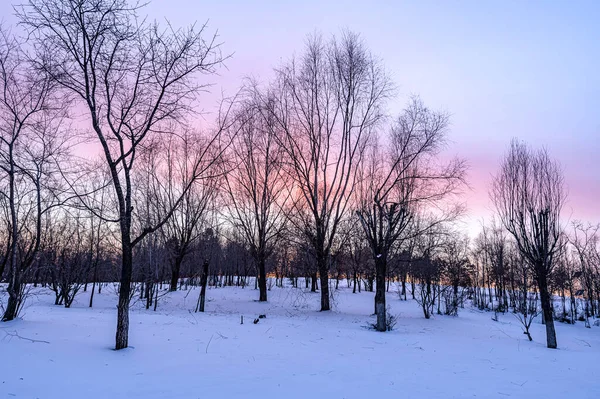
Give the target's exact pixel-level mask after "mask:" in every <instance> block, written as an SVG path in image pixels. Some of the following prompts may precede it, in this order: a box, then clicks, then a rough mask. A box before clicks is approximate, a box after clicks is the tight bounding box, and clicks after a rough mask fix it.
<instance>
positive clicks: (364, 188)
mask: <svg viewBox="0 0 600 399" xmlns="http://www.w3.org/2000/svg"><path fill="white" fill-rule="evenodd" d="M447 127H448V116H447V115H445V114H443V113H438V112H434V111H431V110H430V109H428V108H426V107H425V106H424V105H423V103H422V102H421V101H420V100H419V99H418V98H413V99H411V101H410V103H409V104H408V106H407V107H406V109H405V110H404V111H403V112H402V114H401V115H400V117H399V118H398V120H397V121H396V123H395V124H394V125H393V126H392V128H391V130H390V137H389V143H390V146H389V149H388V150H387V151H384V150H381V149H380V147H379V146H377V145H375V146H374V147H373V149H372V151H371V152H370V156H369V157H368V160H367V162H366V163H365V165H364V166H363V167H362V168H361V170H360V184H359V188H358V190H357V196H358V209H357V214H358V216H359V219H360V221H361V225H362V227H363V231H364V234H365V238H366V240H367V242H368V243H369V246H370V248H371V252H372V256H373V259H374V261H375V269H376V293H375V313H376V314H377V324H376V329H377V330H378V331H386V329H387V326H386V304H385V279H386V277H387V272H388V260H389V257H390V251H391V249H392V247H393V246H394V245H396V244H397V243H398V241H399V240H402V238H406V235H403V234H404V233H405V231H406V230H407V227H408V226H409V225H410V224H411V222H412V221H413V219H414V217H415V215H417V214H418V213H428V214H429V217H428V218H427V220H428V223H427V225H426V226H423V227H424V228H425V229H427V228H429V227H430V226H431V224H437V223H440V222H441V221H447V220H449V219H451V218H455V217H456V216H458V215H459V214H460V212H461V207H460V206H457V205H455V204H453V203H452V202H451V201H448V200H449V198H450V197H451V196H452V195H453V194H456V193H457V192H458V190H459V189H460V188H461V186H462V185H463V184H464V179H465V173H466V164H465V162H464V161H462V160H460V159H453V160H451V161H449V162H447V163H441V162H439V161H438V158H439V155H440V152H441V151H442V150H443V149H444V145H445V142H446V134H447ZM442 201H446V202H447V203H448V205H446V206H445V205H444V204H443V203H442ZM420 233H422V232H417V234H420Z"/></svg>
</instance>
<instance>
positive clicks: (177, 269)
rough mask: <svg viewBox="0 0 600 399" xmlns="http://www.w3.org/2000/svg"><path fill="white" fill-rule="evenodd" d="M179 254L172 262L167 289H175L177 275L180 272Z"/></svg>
mask: <svg viewBox="0 0 600 399" xmlns="http://www.w3.org/2000/svg"><path fill="white" fill-rule="evenodd" d="M181 261H182V258H181V256H179V255H177V256H176V257H175V261H174V262H173V269H172V270H171V286H170V288H169V291H177V283H178V282H179V275H180V273H181Z"/></svg>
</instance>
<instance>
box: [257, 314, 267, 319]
mask: <svg viewBox="0 0 600 399" xmlns="http://www.w3.org/2000/svg"><path fill="white" fill-rule="evenodd" d="M258 318H259V319H266V318H267V315H266V314H259V315H258Z"/></svg>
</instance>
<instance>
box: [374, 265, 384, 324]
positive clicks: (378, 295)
mask: <svg viewBox="0 0 600 399" xmlns="http://www.w3.org/2000/svg"><path fill="white" fill-rule="evenodd" d="M386 269H387V261H386V259H385V256H384V255H383V254H378V256H376V257H375V272H376V276H375V314H376V315H377V324H376V326H375V328H376V330H377V331H386V330H387V328H386V314H385V276H386V273H387V270H386Z"/></svg>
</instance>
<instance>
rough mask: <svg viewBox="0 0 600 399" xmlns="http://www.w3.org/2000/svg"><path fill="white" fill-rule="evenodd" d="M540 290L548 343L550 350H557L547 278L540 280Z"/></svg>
mask: <svg viewBox="0 0 600 399" xmlns="http://www.w3.org/2000/svg"><path fill="white" fill-rule="evenodd" d="M538 284H539V288H540V299H541V301H542V313H543V316H544V321H545V322H546V342H547V345H548V348H551V349H556V347H557V342H556V331H555V329H554V316H553V314H552V304H551V296H550V292H548V280H547V279H546V277H545V276H542V277H539V278H538Z"/></svg>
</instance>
